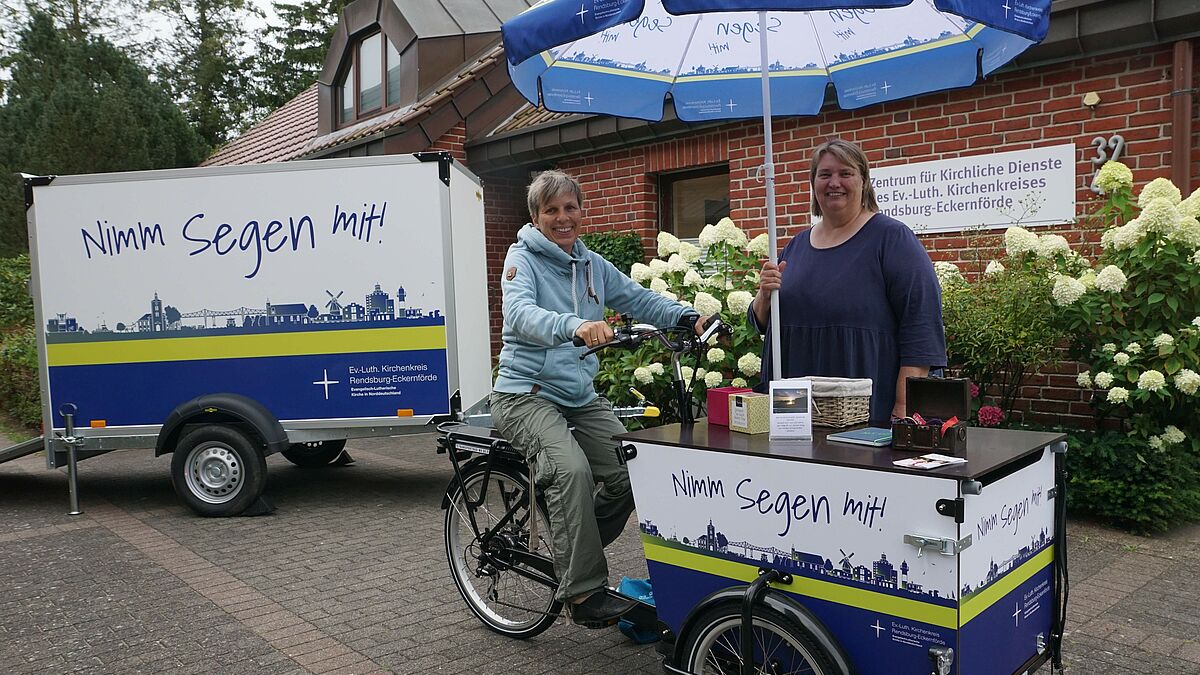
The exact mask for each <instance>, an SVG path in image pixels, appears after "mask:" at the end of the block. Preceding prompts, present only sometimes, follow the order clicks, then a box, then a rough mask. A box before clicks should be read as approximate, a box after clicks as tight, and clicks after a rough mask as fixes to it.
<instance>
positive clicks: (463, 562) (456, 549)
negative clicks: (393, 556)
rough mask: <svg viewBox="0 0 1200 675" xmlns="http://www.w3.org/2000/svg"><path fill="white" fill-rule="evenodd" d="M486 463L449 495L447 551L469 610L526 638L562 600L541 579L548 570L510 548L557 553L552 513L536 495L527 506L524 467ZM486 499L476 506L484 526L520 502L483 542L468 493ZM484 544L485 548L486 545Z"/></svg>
mask: <svg viewBox="0 0 1200 675" xmlns="http://www.w3.org/2000/svg"><path fill="white" fill-rule="evenodd" d="M485 473H486V472H485V471H484V468H483V467H482V466H481V467H477V468H475V469H474V470H468V471H467V472H466V473H465V474H464V475H463V485H462V486H460V487H458V488H457V489H455V490H454V491H453V493H452V494H451V496H450V507H449V508H448V509H446V524H445V537H446V557H447V559H448V560H449V562H450V575H451V576H452V577H453V578H454V584H455V586H457V587H458V590H459V592H460V593H462V596H463V600H465V601H466V603H467V606H468V607H470V609H471V612H473V613H474V614H475V616H477V617H479V620H480V621H482V622H483V624H484V625H485V626H487V627H488V628H490V629H492V630H494V631H496V632H497V633H500V634H502V635H507V636H509V637H513V638H518V639H525V638H530V637H533V636H535V635H538V634H539V633H541V632H542V631H545V630H546V629H547V628H549V627H550V625H551V624H552V623H554V620H555V618H557V617H558V614H559V612H560V611H561V609H562V603H560V602H558V601H556V600H555V599H554V593H555V591H556V590H557V586H556V585H552V584H549V583H546V581H539V580H537V579H534V578H530V577H529V576H524V575H522V574H521V572H526V573H529V574H532V575H533V576H544V575H541V574H539V573H538V572H537V571H536V570H531V569H530V568H529V567H528V566H527V565H524V564H522V563H521V562H520V561H519V560H516V559H514V558H513V557H512V553H513V552H516V553H518V554H522V553H526V552H528V553H534V554H539V555H541V556H544V557H545V558H546V559H548V560H553V559H554V554H553V551H552V550H551V547H550V535H549V530H550V518H549V517H548V516H547V514H546V507H545V504H543V503H542V500H541V499H538V500H537V509H536V510H535V512H534V513H533V514H530V512H529V492H528V490H529V484H528V480H526V479H525V477H524V476H523V475H522V473H521V472H520V471H518V470H516V469H514V468H511V467H508V466H494V467H492V470H491V473H490V474H488V475H487V476H486V478H487V482H486V484H485V482H484V478H485ZM480 494H483V497H484V500H483V503H481V504H480V505H479V506H477V507H476V508H475V522H476V523H477V524H478V526H479V529H480V530H484V531H487V530H491V529H493V528H495V527H496V526H497V525H498V524H499V523H500V522H501V520H502V519H503V518H504V517H505V514H507V513H508V512H509V510H510V509H511V508H513V507H514V505H515V506H516V511H515V513H514V516H513V517H512V518H511V519H509V521H508V522H507V523H506V524H504V525H503V526H502V527H500V528H499V530H498V531H496V533H495V536H493V537H492V539H491V541H490V543H489V544H488V545H487V546H486V547H485V546H484V545H482V544H481V543H480V541H479V538H478V537H477V536H476V534H475V530H474V528H473V527H472V526H471V519H470V516H469V514H468V513H467V508H468V507H467V503H466V497H468V496H469V497H470V499H471V501H472V502H474V501H477V500H478V499H479V497H480ZM531 517H532V518H534V519H536V537H535V539H534V541H533V542H532V544H531V543H530V538H529V523H530V519H531ZM485 548H486V550H485Z"/></svg>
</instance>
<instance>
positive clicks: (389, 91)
mask: <svg viewBox="0 0 1200 675" xmlns="http://www.w3.org/2000/svg"><path fill="white" fill-rule="evenodd" d="M349 53H350V54H352V55H353V57H352V60H351V62H350V64H349V65H347V67H346V72H345V73H343V74H342V77H341V80H339V82H338V86H337V93H338V99H339V101H338V111H339V113H338V122H339V124H340V125H346V124H350V123H353V122H357V121H358V120H360V119H364V118H367V117H373V116H375V115H377V114H379V113H381V112H383V111H386V110H391V109H393V108H396V107H397V106H399V105H400V100H401V84H400V73H401V68H400V52H399V51H398V50H397V49H396V47H395V45H393V44H392V41H391V40H389V39H388V38H387V37H386V36H385V35H384V34H383V33H380V32H375V33H371V34H369V35H367V36H365V37H363V38H362V39H361V40H358V42H357V43H356V44H355V45H354V47H353V49H351V50H349Z"/></svg>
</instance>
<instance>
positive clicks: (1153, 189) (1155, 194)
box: [1138, 178, 1183, 209]
mask: <svg viewBox="0 0 1200 675" xmlns="http://www.w3.org/2000/svg"><path fill="white" fill-rule="evenodd" d="M1182 197H1183V194H1182V193H1180V192H1179V188H1177V187H1175V184H1174V183H1172V182H1171V180H1170V179H1169V178H1155V179H1154V180H1152V181H1150V182H1149V183H1146V186H1145V187H1143V188H1142V192H1141V194H1139V195H1138V206H1139V207H1140V208H1143V209H1145V208H1146V206H1147V205H1149V204H1150V202H1152V201H1154V200H1155V199H1166V200H1167V203H1169V204H1170V205H1171V206H1174V205H1176V204H1178V203H1179V202H1180V201H1182Z"/></svg>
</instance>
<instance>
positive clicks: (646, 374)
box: [633, 366, 654, 384]
mask: <svg viewBox="0 0 1200 675" xmlns="http://www.w3.org/2000/svg"><path fill="white" fill-rule="evenodd" d="M633 379H635V380H637V381H638V383H639V384H650V383H651V382H653V381H654V375H653V374H651V373H650V369H649V368H644V367H641V366H639V367H637V368H634V369H633Z"/></svg>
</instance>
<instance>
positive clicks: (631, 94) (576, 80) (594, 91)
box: [542, 68, 671, 121]
mask: <svg viewBox="0 0 1200 675" xmlns="http://www.w3.org/2000/svg"><path fill="white" fill-rule="evenodd" d="M670 86H671V85H670V83H667V82H660V81H655V80H646V79H641V78H637V77H622V76H620V75H612V74H607V73H600V72H595V71H588V70H578V69H575V68H550V69H549V70H547V71H546V72H545V73H543V74H542V105H544V106H545V107H546V109H547V110H553V111H555V112H571V113H585V114H590V115H591V114H604V115H617V116H620V117H634V118H637V119H643V120H650V121H657V120H661V119H662V117H663V99H664V98H665V97H666V95H667V90H668V89H670ZM589 97H590V99H589Z"/></svg>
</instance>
